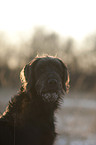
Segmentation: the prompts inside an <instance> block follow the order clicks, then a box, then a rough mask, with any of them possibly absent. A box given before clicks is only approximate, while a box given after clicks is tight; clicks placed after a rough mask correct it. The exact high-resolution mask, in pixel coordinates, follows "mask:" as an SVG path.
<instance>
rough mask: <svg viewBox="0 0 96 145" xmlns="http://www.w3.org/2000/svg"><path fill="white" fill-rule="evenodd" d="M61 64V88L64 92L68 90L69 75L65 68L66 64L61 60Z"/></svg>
mask: <svg viewBox="0 0 96 145" xmlns="http://www.w3.org/2000/svg"><path fill="white" fill-rule="evenodd" d="M59 61H60V62H61V65H62V68H63V78H62V80H63V89H64V91H65V92H68V91H69V87H70V85H69V81H70V77H69V72H68V69H67V66H66V65H65V64H64V63H63V62H62V61H61V60H59Z"/></svg>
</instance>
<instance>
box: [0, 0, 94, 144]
mask: <svg viewBox="0 0 96 145" xmlns="http://www.w3.org/2000/svg"><path fill="white" fill-rule="evenodd" d="M95 7H96V1H95V0H78V1H77V0H35V1H33V0H3V1H0V113H2V112H3V111H4V110H5V107H6V106H7V104H8V101H9V99H10V98H11V97H12V96H13V95H14V94H16V93H17V91H18V90H19V88H20V86H21V82H20V78H19V74H20V71H21V69H22V67H23V66H24V65H25V64H26V63H28V62H29V61H30V60H32V59H33V58H34V57H35V56H37V55H39V56H40V55H43V54H48V55H53V56H57V57H60V58H61V59H62V60H63V61H64V62H65V64H67V66H68V69H69V73H70V78H71V79H70V91H69V93H68V94H66V95H65V98H64V103H62V105H61V109H60V110H59V111H58V112H56V118H57V123H56V131H57V132H58V134H59V136H58V137H57V140H56V143H55V145H85V144H86V145H96V19H95V14H96V8H95Z"/></svg>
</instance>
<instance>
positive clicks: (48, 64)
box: [24, 57, 69, 102]
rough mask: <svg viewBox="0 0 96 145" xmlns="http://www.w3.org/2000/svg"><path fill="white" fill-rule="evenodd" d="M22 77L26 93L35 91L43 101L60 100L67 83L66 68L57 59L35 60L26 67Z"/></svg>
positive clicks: (44, 58)
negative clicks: (25, 83) (24, 81)
mask: <svg viewBox="0 0 96 145" xmlns="http://www.w3.org/2000/svg"><path fill="white" fill-rule="evenodd" d="M24 75H25V79H26V82H27V85H26V88H27V90H28V91H30V90H32V88H34V89H33V90H35V91H36V93H37V95H38V96H40V97H42V99H43V100H44V101H48V102H55V101H58V100H59V99H60V98H62V95H64V91H65V92H66V90H67V86H68V83H69V80H68V79H69V76H68V71H67V67H66V66H65V64H64V63H63V62H62V61H61V60H60V59H58V58H53V57H42V58H37V59H35V60H34V61H33V62H31V63H30V64H28V65H26V67H25V69H24Z"/></svg>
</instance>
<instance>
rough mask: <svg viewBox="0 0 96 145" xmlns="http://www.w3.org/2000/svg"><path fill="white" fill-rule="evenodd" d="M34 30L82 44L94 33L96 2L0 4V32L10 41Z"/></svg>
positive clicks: (18, 0)
mask: <svg viewBox="0 0 96 145" xmlns="http://www.w3.org/2000/svg"><path fill="white" fill-rule="evenodd" d="M36 26H45V27H46V28H47V29H49V30H53V31H55V32H57V33H59V34H61V35H62V36H72V37H74V38H75V39H77V40H81V39H82V38H83V37H85V36H86V35H88V34H90V33H91V32H95V31H96V0H0V31H5V32H7V34H8V36H9V38H10V40H12V41H14V42H15V41H16V40H18V39H19V36H18V35H17V33H18V32H22V33H23V35H25V36H24V37H25V38H26V37H27V36H29V34H30V32H31V31H32V30H34V27H36ZM17 36H18V37H17Z"/></svg>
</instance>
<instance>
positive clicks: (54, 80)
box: [48, 79, 57, 86]
mask: <svg viewBox="0 0 96 145" xmlns="http://www.w3.org/2000/svg"><path fill="white" fill-rule="evenodd" d="M48 84H49V85H51V86H53V85H56V84H57V80H56V79H49V80H48Z"/></svg>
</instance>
